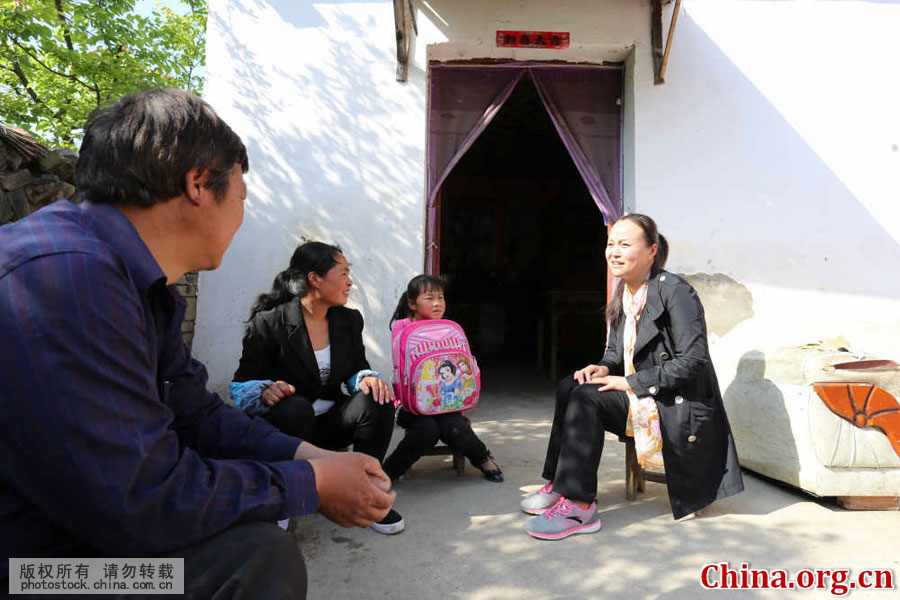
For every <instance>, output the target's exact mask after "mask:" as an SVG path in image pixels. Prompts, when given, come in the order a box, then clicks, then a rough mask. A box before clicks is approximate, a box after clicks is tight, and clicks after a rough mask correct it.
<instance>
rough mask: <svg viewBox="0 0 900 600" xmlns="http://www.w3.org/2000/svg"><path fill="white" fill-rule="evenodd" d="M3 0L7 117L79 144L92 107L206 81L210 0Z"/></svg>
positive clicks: (2, 95)
mask: <svg viewBox="0 0 900 600" xmlns="http://www.w3.org/2000/svg"><path fill="white" fill-rule="evenodd" d="M181 3H182V5H183V7H184V11H183V14H179V13H178V12H174V11H172V10H170V9H168V8H161V7H157V8H156V9H154V11H153V13H152V14H151V15H150V16H141V15H139V14H137V13H136V12H135V10H134V6H135V3H134V0H0V123H3V124H4V125H10V126H17V127H22V128H23V129H25V130H27V131H29V132H31V133H32V134H35V135H37V136H38V137H40V138H42V139H43V141H44V142H46V143H49V144H53V145H62V146H69V147H73V148H74V147H75V146H76V144H77V143H78V142H79V141H80V138H81V134H82V131H81V128H82V127H83V125H84V123H85V120H86V119H87V117H88V115H89V114H90V112H91V111H92V110H94V109H95V108H97V107H99V106H103V105H104V104H106V103H108V102H110V101H112V100H115V99H116V98H118V97H120V96H122V95H123V94H127V93H131V92H134V91H137V90H140V89H146V88H150V87H177V88H181V89H186V90H190V91H191V92H194V93H197V94H199V93H200V92H201V91H202V88H203V73H204V70H203V65H204V62H203V61H204V57H205V33H206V16H207V9H206V2H205V1H203V0H182V2H181Z"/></svg>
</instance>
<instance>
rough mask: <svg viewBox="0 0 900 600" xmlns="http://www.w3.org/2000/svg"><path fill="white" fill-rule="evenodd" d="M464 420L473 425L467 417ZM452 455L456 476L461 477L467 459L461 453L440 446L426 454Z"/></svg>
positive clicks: (448, 447)
mask: <svg viewBox="0 0 900 600" xmlns="http://www.w3.org/2000/svg"><path fill="white" fill-rule="evenodd" d="M462 418H463V420H465V422H466V423H469V424H471V423H472V421H470V420H469V417H467V416H466V415H463V416H462ZM451 454H452V455H453V468H454V469H456V474H457V475H460V476H461V475H462V474H463V473H465V472H466V457H465V456H464V455H463V454H462V453H461V452H457V451H456V450H454V449H453V448H451V447H450V446H445V445H440V446H435V447H434V448H432V449H431V450H429V451H428V452H426V453H425V456H447V455H451ZM408 472H409V471H407V473H408Z"/></svg>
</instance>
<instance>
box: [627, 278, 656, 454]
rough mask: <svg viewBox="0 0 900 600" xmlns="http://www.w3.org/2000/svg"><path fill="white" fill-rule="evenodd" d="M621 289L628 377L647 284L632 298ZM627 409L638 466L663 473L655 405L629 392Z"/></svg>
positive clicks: (630, 373) (628, 427) (631, 372)
mask: <svg viewBox="0 0 900 600" xmlns="http://www.w3.org/2000/svg"><path fill="white" fill-rule="evenodd" d="M621 285H624V286H625V290H624V293H623V294H622V310H623V312H624V313H625V328H624V332H623V333H624V337H625V375H626V376H628V375H632V374H633V373H634V344H635V342H636V341H637V324H638V321H639V320H640V319H641V313H642V312H643V310H644V304H646V303H647V282H644V285H642V286H641V287H640V289H639V290H638V291H637V293H635V294H632V293H631V290H629V289H628V286H627V285H625V282H624V281H623V282H622V284H621ZM628 405H629V410H628V421H627V422H626V423H625V433H626V434H628V435H630V436H632V437H634V448H635V450H636V452H637V460H638V464H640V465H641V467H643V468H645V469H650V470H653V471H662V470H663V469H664V466H663V459H662V434H661V433H660V430H659V411H657V409H656V401H655V400H654V399H653V398H652V397H651V396H644V397H643V398H638V397H637V396H635V395H634V392H628Z"/></svg>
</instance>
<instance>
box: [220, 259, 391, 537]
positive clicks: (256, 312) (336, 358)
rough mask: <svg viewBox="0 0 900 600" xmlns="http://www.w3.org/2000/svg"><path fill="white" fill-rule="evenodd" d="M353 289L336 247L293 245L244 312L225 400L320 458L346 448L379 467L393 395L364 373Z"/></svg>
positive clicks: (383, 524) (382, 526)
mask: <svg viewBox="0 0 900 600" xmlns="http://www.w3.org/2000/svg"><path fill="white" fill-rule="evenodd" d="M352 285H353V282H352V281H351V279H350V265H349V264H348V263H347V259H346V258H344V255H343V252H342V251H341V249H340V248H338V247H337V246H331V245H328V244H323V243H322V242H307V243H305V244H301V245H300V246H298V247H297V249H296V250H295V251H294V254H293V256H292V257H291V262H290V265H289V266H288V268H287V269H285V270H284V271H282V272H281V273H279V274H278V275H277V276H276V277H275V282H274V283H273V285H272V291H271V292H269V293H268V294H262V295H261V296H259V297H258V298H257V299H256V302H255V303H254V305H253V308H252V309H251V312H250V319H249V321H248V323H247V330H246V333H245V335H244V344H243V352H242V354H241V362H240V365H239V366H238V369H237V371H236V372H235V374H234V378H233V381H232V384H231V391H232V397H233V398H234V400H235V404H236V405H237V406H238V408H241V409H242V410H244V411H245V412H247V413H248V414H253V415H260V416H262V417H263V418H264V419H267V420H268V421H269V422H271V423H272V424H273V425H275V426H276V427H278V428H279V429H280V430H281V431H283V432H285V433H287V434H289V435H293V436H296V437H299V438H301V439H303V440H306V441H309V442H312V443H313V444H315V445H317V446H319V447H322V448H326V449H329V450H337V449H341V448H344V447H346V446H348V445H350V444H352V445H353V449H354V451H356V452H362V453H365V454H368V455H370V456H373V457H375V458H377V459H378V460H379V461H382V460H384V455H385V453H386V452H387V448H388V444H389V443H390V440H391V433H392V432H393V420H394V405H393V402H392V400H393V398H392V396H393V394H392V392H391V389H390V386H389V385H388V384H387V383H386V382H385V381H384V380H383V379H382V378H381V375H379V374H378V373H376V372H375V371H372V370H371V369H370V368H369V363H368V361H367V360H366V350H365V347H364V346H363V340H362V331H363V318H362V315H361V314H360V313H359V311H356V310H353V309H350V308H346V307H345V306H344V305H345V304H346V303H347V299H348V297H349V294H350V287H351V286H352ZM342 387H346V389H347V391H348V392H349V395H348V394H347V393H345V392H344V390H343V389H342ZM372 527H373V529H375V530H376V531H378V532H379V533H386V534H390V533H398V532H400V531H402V530H403V528H404V522H403V519H402V518H401V517H400V515H399V514H397V512H396V511H394V510H391V511H390V512H389V513H388V515H387V516H386V517H385V518H384V519H383V520H382V521H380V522H379V523H375V524H374V525H373V526H372Z"/></svg>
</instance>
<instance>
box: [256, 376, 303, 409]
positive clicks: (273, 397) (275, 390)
mask: <svg viewBox="0 0 900 600" xmlns="http://www.w3.org/2000/svg"><path fill="white" fill-rule="evenodd" d="M296 391H297V390H296V389H295V388H294V386H292V385H291V384H289V383H287V382H286V381H276V382H275V383H273V384H272V385H270V386H269V387H267V388H266V389H264V390H263V393H262V395H261V396H260V400H262V403H263V404H265V405H266V406H275V405H276V404H278V402H279V401H280V400H281V399H282V398H286V397H287V396H291V395H293V394H294V392H296Z"/></svg>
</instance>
